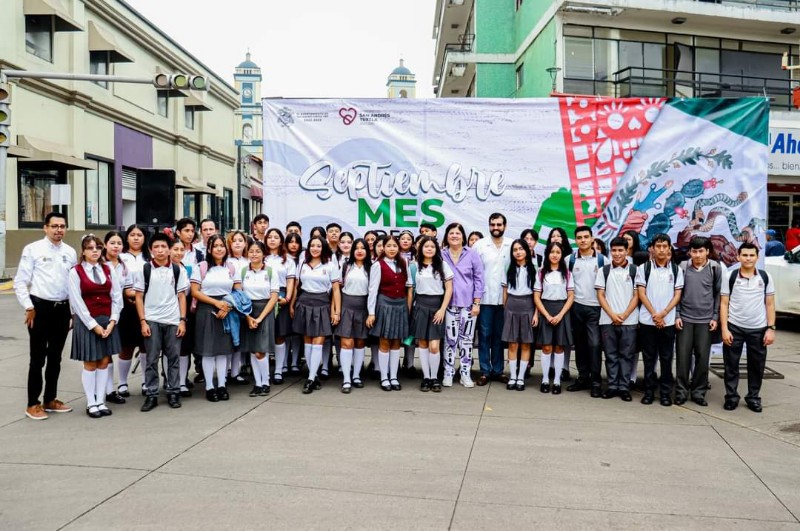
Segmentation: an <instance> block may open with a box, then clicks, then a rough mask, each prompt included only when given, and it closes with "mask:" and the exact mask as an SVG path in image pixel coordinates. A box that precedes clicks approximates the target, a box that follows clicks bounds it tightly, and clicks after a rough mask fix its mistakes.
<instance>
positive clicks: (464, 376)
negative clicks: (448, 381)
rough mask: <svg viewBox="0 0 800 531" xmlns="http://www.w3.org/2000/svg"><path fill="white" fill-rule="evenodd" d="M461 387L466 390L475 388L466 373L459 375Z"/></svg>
mask: <svg viewBox="0 0 800 531" xmlns="http://www.w3.org/2000/svg"><path fill="white" fill-rule="evenodd" d="M460 380H461V385H463V386H464V387H466V388H470V387H475V382H473V381H472V377H471V376H470V375H469V373H468V372H462V373H461V378H460Z"/></svg>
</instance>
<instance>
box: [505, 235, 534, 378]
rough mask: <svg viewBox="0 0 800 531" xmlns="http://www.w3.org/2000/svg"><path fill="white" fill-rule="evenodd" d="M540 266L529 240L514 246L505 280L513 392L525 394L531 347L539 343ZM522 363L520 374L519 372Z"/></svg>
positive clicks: (509, 363)
mask: <svg viewBox="0 0 800 531" xmlns="http://www.w3.org/2000/svg"><path fill="white" fill-rule="evenodd" d="M535 280H536V266H535V265H534V264H533V259H532V257H531V250H530V247H529V246H528V244H527V243H526V242H525V240H522V239H518V240H514V242H513V243H512V244H511V262H510V263H509V265H508V270H507V271H506V278H505V280H503V307H504V316H503V332H502V335H501V337H502V339H503V341H505V342H506V343H508V369H509V372H510V374H509V376H508V383H507V384H506V389H508V390H509V391H514V390H517V391H524V390H525V370H526V369H527V368H528V362H530V359H531V345H532V344H533V343H534V342H535V337H534V330H535V329H536V325H537V324H538V322H539V312H538V311H537V310H536V307H535V305H534V301H533V286H534V282H535ZM517 359H519V372H517Z"/></svg>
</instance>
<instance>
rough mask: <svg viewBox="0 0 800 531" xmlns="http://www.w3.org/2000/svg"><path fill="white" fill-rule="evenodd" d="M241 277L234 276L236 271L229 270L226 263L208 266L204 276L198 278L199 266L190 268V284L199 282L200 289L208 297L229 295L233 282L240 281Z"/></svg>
mask: <svg viewBox="0 0 800 531" xmlns="http://www.w3.org/2000/svg"><path fill="white" fill-rule="evenodd" d="M241 280H242V279H241V277H238V278H237V277H236V272H235V271H231V269H230V268H229V267H228V266H227V265H221V266H214V267H209V268H208V271H207V272H206V276H205V278H202V279H201V278H200V266H197V267H195V268H194V269H193V270H192V278H191V282H192V284H199V285H200V291H202V292H203V293H204V294H206V295H208V296H209V297H224V296H225V295H230V293H231V291H232V290H233V283H234V282H240V281H241Z"/></svg>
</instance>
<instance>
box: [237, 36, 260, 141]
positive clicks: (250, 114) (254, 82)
mask: <svg viewBox="0 0 800 531" xmlns="http://www.w3.org/2000/svg"><path fill="white" fill-rule="evenodd" d="M233 80H234V86H235V87H236V90H238V91H239V108H238V109H237V110H236V139H237V140H239V141H241V144H242V145H245V146H252V147H249V149H248V151H250V152H251V153H256V154H260V153H261V152H262V144H261V140H262V138H261V133H262V129H261V126H262V123H261V120H262V116H261V68H259V66H258V65H257V64H255V63H254V62H253V61H252V60H251V59H250V52H249V51H248V52H247V54H246V55H245V60H244V61H242V62H241V63H239V66H237V67H236V71H235V73H234V74H233Z"/></svg>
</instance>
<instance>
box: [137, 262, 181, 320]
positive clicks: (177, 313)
mask: <svg viewBox="0 0 800 531" xmlns="http://www.w3.org/2000/svg"><path fill="white" fill-rule="evenodd" d="M133 289H134V291H138V292H139V293H144V272H143V271H142V270H141V269H140V270H139V271H137V272H136V273H134V275H133ZM188 290H189V280H188V278H187V277H186V270H185V269H184V268H183V267H181V272H180V275H178V289H177V292H178V293H180V292H184V293H185V292H187V291H188ZM175 291H176V290H175V274H174V273H173V272H172V263H171V262H170V263H168V264H167V265H166V266H163V267H159V266H157V265H156V264H155V263H153V264H152V269H151V270H150V285H149V286H148V288H147V293H146V294H145V295H144V318H145V319H146V320H148V321H154V322H156V323H160V324H165V325H173V326H178V324H180V319H181V309H180V305H179V304H178V297H177V295H176V293H175ZM188 310H189V309H188V308H187V309H186V311H188Z"/></svg>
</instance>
